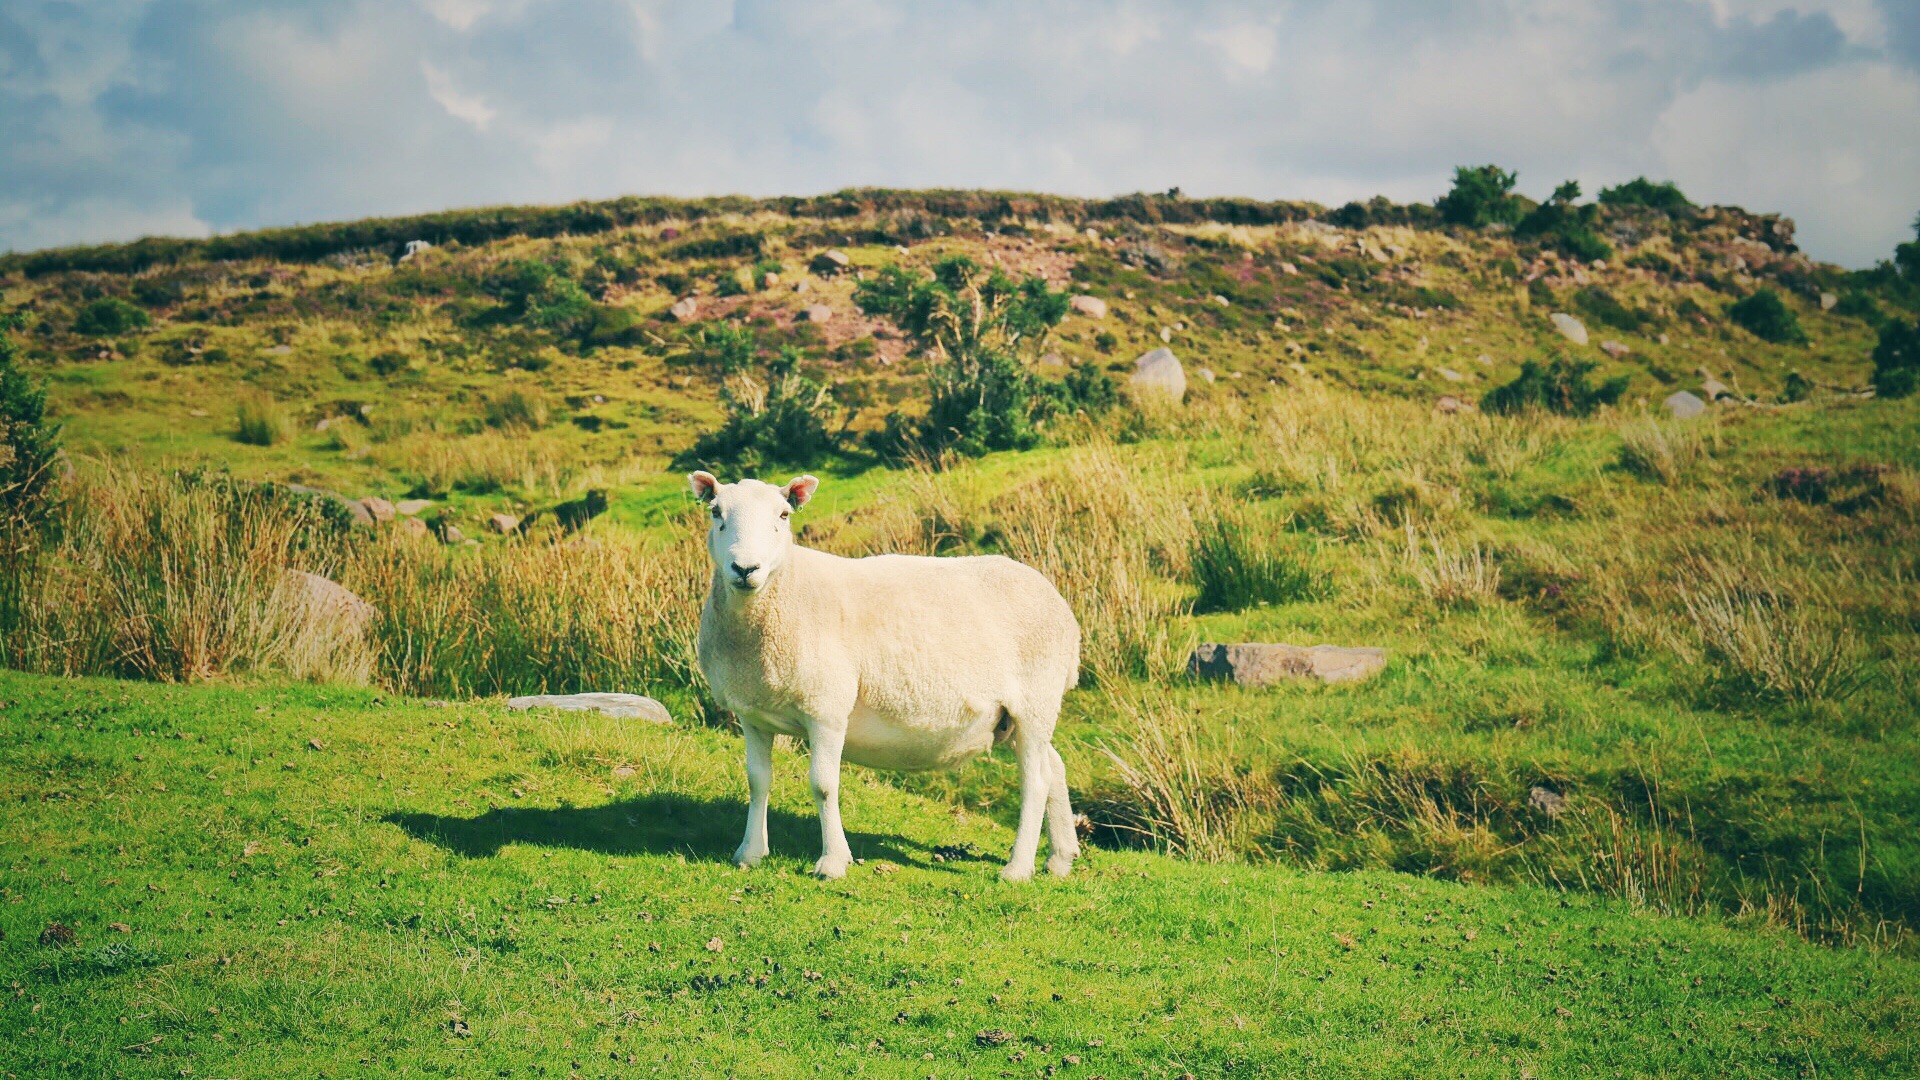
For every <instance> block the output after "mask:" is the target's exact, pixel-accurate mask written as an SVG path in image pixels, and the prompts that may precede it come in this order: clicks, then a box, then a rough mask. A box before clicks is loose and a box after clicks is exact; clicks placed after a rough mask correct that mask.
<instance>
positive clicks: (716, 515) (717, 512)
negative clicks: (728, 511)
mask: <svg viewBox="0 0 1920 1080" xmlns="http://www.w3.org/2000/svg"><path fill="white" fill-rule="evenodd" d="M713 520H715V521H719V520H720V508H719V507H717V506H716V507H714V508H713Z"/></svg>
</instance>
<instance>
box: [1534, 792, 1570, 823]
mask: <svg viewBox="0 0 1920 1080" xmlns="http://www.w3.org/2000/svg"><path fill="white" fill-rule="evenodd" d="M1527 805H1528V806H1531V807H1533V808H1534V809H1535V810H1538V811H1540V812H1541V813H1543V814H1545V815H1547V816H1548V817H1550V818H1557V817H1559V816H1560V812H1561V811H1563V810H1565V809H1566V808H1567V797H1566V796H1565V795H1562V794H1560V793H1559V792H1557V791H1555V790H1553V789H1552V788H1543V787H1535V788H1533V789H1532V790H1530V791H1528V792H1527Z"/></svg>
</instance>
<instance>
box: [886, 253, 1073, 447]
mask: <svg viewBox="0 0 1920 1080" xmlns="http://www.w3.org/2000/svg"><path fill="white" fill-rule="evenodd" d="M854 303H856V304H858V305H859V307H860V309H861V310H862V311H864V312H866V313H867V314H869V315H885V316H887V317H889V318H891V319H892V320H893V321H894V322H895V324H897V325H898V326H899V327H900V328H901V329H902V330H904V331H906V332H907V334H908V335H910V336H911V337H912V338H913V340H914V342H915V343H916V344H917V345H919V346H920V347H921V348H923V349H927V350H929V351H932V352H934V353H936V354H937V356H938V359H937V360H936V362H935V363H934V364H933V366H932V369H931V370H930V371H929V372H928V376H927V415H926V416H925V417H924V418H922V419H921V420H919V421H918V422H915V423H908V422H906V421H901V422H896V423H890V424H889V425H888V428H887V430H886V431H884V432H881V433H880V434H879V436H878V438H879V445H878V446H877V448H878V449H879V450H881V452H883V453H886V454H888V455H890V456H901V455H904V454H911V453H914V452H921V453H930V454H935V455H937V454H939V453H941V452H943V451H945V450H949V449H951V450H956V451H958V452H960V453H963V454H968V455H976V456H977V455H979V454H984V453H987V452H989V451H993V450H1019V449H1025V448H1027V447H1031V446H1033V445H1035V444H1036V443H1038V442H1039V441H1040V436H1039V428H1038V422H1039V420H1040V419H1041V417H1042V416H1043V415H1044V413H1045V412H1046V411H1047V409H1048V406H1049V404H1050V402H1051V399H1050V398H1049V397H1048V396H1047V395H1046V394H1045V393H1044V392H1042V391H1041V390H1040V388H1039V387H1038V385H1037V380H1036V379H1035V378H1034V376H1033V374H1032V373H1031V372H1030V371H1029V370H1028V369H1027V366H1026V364H1025V363H1024V362H1023V359H1022V358H1023V357H1025V356H1030V355H1031V354H1033V353H1034V352H1037V351H1038V349H1039V348H1040V347H1041V346H1042V345H1043V344H1044V343H1045V341H1046V338H1047V335H1048V333H1049V332H1050V331H1051V330H1052V329H1053V327H1055V326H1057V325H1058V324H1059V322H1060V320H1061V319H1063V318H1065V317H1066V313H1067V296H1066V294H1065V293H1059V292H1054V291H1052V290H1050V289H1048V288H1047V283H1046V281H1045V280H1044V279H1042V278H1038V277H1031V276H1029V277H1026V278H1024V279H1021V280H1018V281H1016V280H1014V279H1013V278H1012V277H1009V276H1008V275H1006V274H1005V273H1003V272H1001V271H999V270H989V269H987V268H985V267H982V266H980V265H979V264H978V263H976V262H974V261H973V260H972V259H969V258H966V257H964V256H955V257H952V258H948V259H943V260H941V261H940V262H939V263H937V264H936V265H935V266H934V268H933V275H932V276H931V277H927V276H924V275H921V274H919V273H917V272H914V271H911V270H906V269H903V268H901V267H899V266H890V267H888V268H887V269H885V270H883V271H881V272H880V274H879V275H878V276H877V277H875V278H871V279H869V280H867V281H863V282H861V283H860V285H859V287H858V288H857V289H856V290H855V292H854Z"/></svg>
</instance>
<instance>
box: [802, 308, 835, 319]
mask: <svg viewBox="0 0 1920 1080" xmlns="http://www.w3.org/2000/svg"><path fill="white" fill-rule="evenodd" d="M800 318H801V319H804V320H806V321H807V322H810V323H824V322H830V321H832V319H833V309H832V308H830V307H828V306H827V305H825V304H808V305H807V306H806V307H804V308H801V309H800Z"/></svg>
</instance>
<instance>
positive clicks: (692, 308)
mask: <svg viewBox="0 0 1920 1080" xmlns="http://www.w3.org/2000/svg"><path fill="white" fill-rule="evenodd" d="M699 313H700V301H698V300H695V299H694V298H693V297H691V296H683V297H681V298H680V299H678V300H675V301H674V302H673V306H672V307H670V308H668V309H667V314H669V315H671V316H673V321H674V322H692V321H693V317H694V316H695V315H698V314H699Z"/></svg>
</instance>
